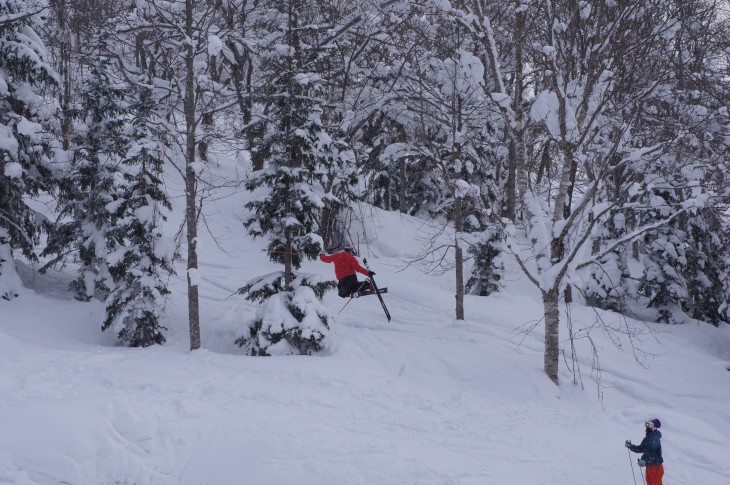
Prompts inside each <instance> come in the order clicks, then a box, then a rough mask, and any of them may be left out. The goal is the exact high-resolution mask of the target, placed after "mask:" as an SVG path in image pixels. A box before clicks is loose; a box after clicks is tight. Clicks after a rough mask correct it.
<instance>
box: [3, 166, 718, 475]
mask: <svg viewBox="0 0 730 485" xmlns="http://www.w3.org/2000/svg"><path fill="white" fill-rule="evenodd" d="M225 168H226V167H225V166H224V167H222V168H221V170H222V169H225ZM228 168H231V167H228ZM178 185H180V184H178ZM169 187H170V189H171V190H174V189H175V184H173V183H170V186H169ZM177 195H178V197H177V198H175V199H174V201H175V202H174V203H175V204H176V206H175V209H176V211H175V212H174V213H173V214H172V215H171V216H170V218H169V220H168V228H167V229H168V231H169V234H168V235H171V236H172V235H174V233H175V232H176V231H177V229H178V228H179V224H180V221H181V220H182V212H183V205H184V199H183V198H182V197H181V193H178V194H177ZM246 197H247V195H246V194H245V193H244V192H243V191H242V190H241V191H240V192H231V193H229V194H221V196H220V197H218V198H216V199H214V200H213V202H210V203H208V204H207V205H206V207H205V210H204V216H205V225H204V227H205V228H206V229H205V231H207V232H204V233H203V231H201V235H200V236H199V237H200V241H201V243H202V244H201V245H200V246H199V247H204V248H205V250H203V251H201V254H200V271H199V272H198V274H197V275H195V274H191V275H190V277H191V280H193V279H194V280H196V281H195V283H197V284H198V285H199V290H200V295H201V320H202V321H201V330H202V344H203V349H201V350H197V351H194V352H190V351H189V350H188V346H189V340H188V329H187V326H186V318H187V300H186V294H185V289H186V274H185V268H184V266H183V264H180V265H179V266H178V272H177V275H175V276H173V277H172V278H171V280H170V289H171V291H172V294H171V296H170V298H169V300H168V303H167V306H166V309H165V317H164V318H165V320H164V324H165V326H166V327H167V328H168V331H167V332H166V336H167V343H166V344H165V345H163V346H153V347H151V348H147V349H133V348H119V347H114V346H113V345H112V343H113V341H114V335H113V334H106V333H102V332H101V330H100V327H101V322H102V319H103V316H104V308H103V305H102V303H100V302H98V301H94V302H91V303H83V302H78V301H75V300H73V299H72V297H71V294H70V293H69V292H68V291H67V289H66V287H67V284H68V282H69V281H70V280H71V279H72V277H73V268H66V269H64V270H63V271H50V272H48V273H47V274H39V273H38V271H37V268H38V266H33V265H30V264H28V263H24V262H19V263H18V266H19V272H20V273H21V276H22V278H23V283H24V285H25V287H26V288H25V290H24V291H23V292H22V294H21V295H20V296H19V297H18V298H15V299H13V300H11V301H5V300H0V309H1V311H0V367H1V368H2V370H3V371H2V373H0V423H2V433H0V483H8V484H17V485H31V484H32V485H46V484H49V485H50V484H129V485H131V484H135V485H152V484H154V485H163V484H190V485H193V484H195V485H198V484H215V485H224V484H240V483H246V484H255V485H267V484H271V485H283V484H294V483H296V484H298V485H326V484H338V485H342V484H351V485H359V484H363V485H365V484H367V485H372V484H394V485H395V484H399V485H401V484H423V485H437V484H438V485H447V484H448V485H457V484H458V485H472V484H473V485H477V484H479V485H485V484H510V485H522V484H524V485H551V484H560V485H571V484H574V485H579V484H585V483H587V482H590V483H591V484H592V485H616V484H622V483H623V484H631V483H633V482H634V481H635V482H636V483H642V481H641V478H640V477H639V476H638V474H639V468H638V466H637V465H636V459H637V458H638V455H635V454H629V453H628V451H627V450H626V448H625V447H624V441H625V440H627V439H631V440H632V441H633V442H634V443H638V442H639V441H640V440H641V439H642V437H643V432H644V428H643V423H644V421H646V420H647V419H651V418H659V419H660V420H661V421H662V423H663V425H662V429H661V431H662V433H663V440H662V445H663V451H664V459H665V477H664V483H665V484H667V485H697V484H702V485H727V484H728V483H730V461H729V460H728V456H730V455H729V454H728V451H730V449H729V448H728V441H727V436H730V412H729V411H728V403H729V402H730V372H728V371H729V370H730V328H728V327H727V326H724V327H720V328H715V327H712V326H710V325H708V324H700V323H693V324H685V325H675V326H667V325H658V324H646V323H642V322H637V321H633V320H625V319H623V318H621V317H620V316H619V315H617V314H614V313H610V312H595V311H594V310H593V309H590V308H587V307H583V306H581V305H575V306H574V307H573V309H572V311H571V315H570V319H568V318H566V314H565V312H563V313H562V315H561V320H562V327H561V338H562V339H563V340H562V341H561V346H562V347H563V348H564V349H565V356H566V358H565V359H561V372H560V379H561V384H560V385H559V386H555V385H554V384H553V383H552V382H551V381H550V379H548V377H547V376H546V375H545V373H544V372H543V369H542V366H543V343H542V341H543V331H542V322H541V320H540V319H541V316H542V310H543V308H542V304H541V301H540V298H539V295H538V294H537V293H536V290H534V289H533V288H532V287H531V286H530V284H529V283H528V282H526V281H525V279H524V277H523V276H522V275H521V273H520V272H519V270H518V269H517V267H516V266H515V265H514V264H512V263H510V262H507V266H506V268H507V269H506V270H505V273H504V275H503V276H504V280H505V281H506V288H505V289H504V290H503V291H502V292H500V293H498V294H495V295H492V296H490V297H477V296H467V297H466V302H465V307H466V319H465V320H463V321H457V320H455V318H454V308H453V307H454V290H453V274H451V273H447V274H444V275H427V274H424V273H422V272H420V270H419V269H418V267H417V265H409V264H408V263H409V261H411V260H412V259H413V258H414V256H415V255H416V254H417V253H418V251H419V249H420V248H419V246H418V244H419V243H418V241H419V240H421V238H419V231H421V228H422V226H423V223H422V221H419V220H418V219H417V218H413V217H409V216H402V215H400V214H397V213H389V212H384V211H381V210H378V209H374V208H371V207H369V206H359V207H357V209H358V210H357V211H356V213H357V214H359V215H361V219H362V221H363V224H364V227H365V228H366V234H365V236H367V241H368V243H363V242H361V243H360V246H359V250H360V257H361V258H362V257H366V258H367V259H368V262H369V264H370V267H371V268H372V269H373V270H374V271H376V273H377V281H378V283H379V284H380V285H382V286H384V287H388V293H387V294H386V295H384V298H385V301H386V303H387V305H388V307H389V310H390V312H391V314H392V315H393V320H392V321H391V322H387V320H386V319H385V316H384V314H383V310H382V308H381V307H380V304H379V302H378V301H377V299H376V297H374V296H368V297H363V298H359V299H356V300H353V301H352V302H350V303H349V304H348V305H347V306H346V307H345V308H344V309H342V311H341V312H340V309H341V308H342V307H343V305H344V303H345V302H346V300H343V299H340V298H339V297H338V296H337V294H336V292H335V291H333V292H330V293H328V294H327V295H326V297H325V299H324V303H325V305H326V306H327V307H328V308H329V310H330V312H331V313H332V314H333V315H335V321H334V323H333V325H332V329H331V332H330V336H329V343H328V347H327V349H326V350H325V351H324V352H321V353H319V354H317V355H314V356H296V357H293V356H287V357H282V356H279V357H268V358H265V357H248V356H245V355H244V351H243V350H242V349H240V348H239V347H238V346H236V345H235V344H234V341H235V339H236V338H237V337H239V336H240V335H241V334H242V333H243V331H244V327H245V324H246V322H247V321H249V320H250V319H251V318H253V317H254V316H255V314H256V311H257V307H256V306H255V305H254V304H252V303H249V302H247V301H245V300H244V299H243V297H242V296H240V295H237V294H236V293H235V292H236V290H237V289H238V288H240V287H241V286H243V285H244V284H245V283H246V282H247V281H249V280H251V279H252V278H255V277H257V276H258V275H263V274H266V273H271V272H273V271H279V270H281V267H280V266H277V265H275V264H273V263H270V262H268V261H267V259H266V257H265V253H264V251H263V250H264V248H265V246H266V241H265V240H255V241H253V240H251V239H250V238H248V237H247V236H246V235H245V231H244V229H243V227H242V224H241V218H242V214H243V212H244V210H243V203H244V202H245V200H246ZM363 240H365V239H363V238H361V239H360V241H363ZM302 271H304V272H307V273H312V274H315V275H320V276H323V277H328V278H333V277H334V275H333V271H332V267H331V265H327V264H322V263H320V262H317V261H312V262H306V263H305V264H304V265H303V267H302ZM338 312H339V313H338ZM599 317H600V319H599ZM601 322H602V323H601ZM568 323H570V324H571V325H572V332H573V334H574V335H576V337H577V338H576V341H575V345H576V351H577V353H578V362H577V364H575V365H574V364H573V363H572V361H571V360H570V345H569V341H567V339H566V337H567V335H568ZM602 324H603V325H605V326H606V327H611V328H613V329H615V331H613V332H609V331H607V330H605V329H604V327H603V326H602ZM626 332H628V333H630V335H629V334H627V333H626ZM616 344H618V345H620V346H617V345H616ZM593 346H595V349H596V350H597V354H596V355H595V356H594V355H593V353H592V348H593ZM596 366H597V367H598V369H596ZM574 380H575V382H574ZM634 473H635V474H636V475H634ZM632 477H633V478H632Z"/></svg>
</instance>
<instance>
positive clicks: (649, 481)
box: [646, 465, 664, 485]
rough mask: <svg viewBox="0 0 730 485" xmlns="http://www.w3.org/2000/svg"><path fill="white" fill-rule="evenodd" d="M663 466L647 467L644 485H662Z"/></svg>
mask: <svg viewBox="0 0 730 485" xmlns="http://www.w3.org/2000/svg"><path fill="white" fill-rule="evenodd" d="M663 476H664V465H649V466H648V467H646V485H662V477H663Z"/></svg>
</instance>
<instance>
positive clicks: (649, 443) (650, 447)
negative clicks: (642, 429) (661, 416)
mask: <svg viewBox="0 0 730 485" xmlns="http://www.w3.org/2000/svg"><path fill="white" fill-rule="evenodd" d="M661 439H662V433H661V432H660V431H659V430H656V429H655V430H654V431H652V432H651V433H649V434H647V435H646V437H645V438H644V439H643V440H641V444H640V445H639V446H636V445H631V446H630V447H629V449H630V450H631V451H633V452H634V453H643V454H642V455H641V459H642V460H644V462H646V466H651V465H661V464H662V463H664V458H662V443H661V441H660V440H661Z"/></svg>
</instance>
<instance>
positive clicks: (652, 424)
mask: <svg viewBox="0 0 730 485" xmlns="http://www.w3.org/2000/svg"><path fill="white" fill-rule="evenodd" d="M644 426H646V429H650V430H652V431H653V430H655V429H659V428H661V427H662V422H661V421H659V420H658V419H657V418H654V419H650V420H649V421H647V422H646V423H644Z"/></svg>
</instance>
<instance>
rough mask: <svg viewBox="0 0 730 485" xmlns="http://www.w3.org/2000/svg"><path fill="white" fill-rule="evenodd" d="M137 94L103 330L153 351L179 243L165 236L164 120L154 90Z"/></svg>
mask: <svg viewBox="0 0 730 485" xmlns="http://www.w3.org/2000/svg"><path fill="white" fill-rule="evenodd" d="M132 93H133V94H135V95H136V96H134V97H132V96H130V98H131V102H130V106H129V112H130V115H131V119H130V121H129V127H128V128H127V130H128V133H127V137H128V138H129V141H130V142H129V144H128V146H127V147H126V149H127V152H126V153H125V154H124V156H123V157H122V163H123V164H124V174H123V177H124V182H123V183H121V184H120V185H119V188H118V189H117V192H116V201H115V203H114V204H113V207H110V208H109V210H110V211H111V212H113V213H114V216H115V220H116V223H115V225H114V228H113V229H111V230H110V231H109V233H108V235H107V243H108V246H109V253H108V255H107V257H106V261H105V262H106V265H107V267H108V268H109V273H110V275H111V277H112V278H113V280H114V289H113V291H112V292H111V294H110V295H109V297H108V298H107V300H106V312H107V313H106V318H105V320H104V324H103V326H102V328H103V329H105V330H106V329H109V328H111V329H112V330H113V331H114V332H116V334H117V344H118V345H125V346H130V347H148V346H150V345H153V344H161V343H163V342H164V341H165V336H164V335H163V333H162V332H163V330H165V327H164V325H163V324H162V323H161V313H162V309H163V306H164V298H165V296H166V295H167V294H169V290H168V288H167V276H168V275H169V274H170V273H171V272H172V271H173V268H172V260H173V256H174V243H173V241H171V240H169V239H168V238H166V237H165V236H164V235H163V230H162V224H163V223H164V221H166V220H167V216H166V213H167V212H168V211H169V210H170V209H171V208H172V207H171V205H170V202H169V200H168V196H167V194H166V193H165V187H164V184H163V182H162V172H163V165H164V161H165V159H166V157H165V153H166V151H167V150H166V147H165V145H164V144H163V142H162V140H161V139H160V137H159V133H158V132H157V131H156V129H155V126H156V125H157V124H158V123H159V119H158V118H157V117H156V113H155V110H154V104H153V103H152V102H151V101H152V96H151V90H150V89H149V88H145V87H141V88H137V89H134V90H132Z"/></svg>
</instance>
